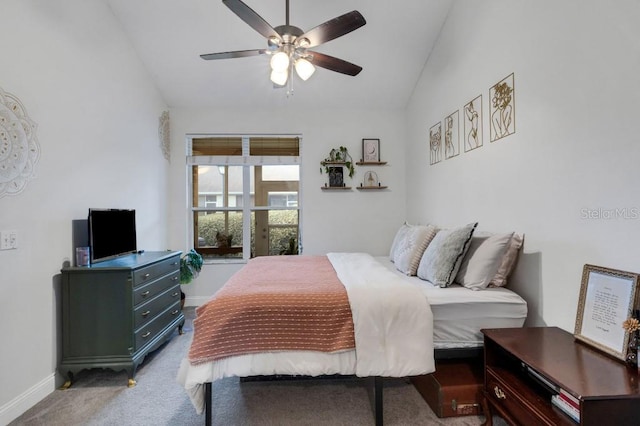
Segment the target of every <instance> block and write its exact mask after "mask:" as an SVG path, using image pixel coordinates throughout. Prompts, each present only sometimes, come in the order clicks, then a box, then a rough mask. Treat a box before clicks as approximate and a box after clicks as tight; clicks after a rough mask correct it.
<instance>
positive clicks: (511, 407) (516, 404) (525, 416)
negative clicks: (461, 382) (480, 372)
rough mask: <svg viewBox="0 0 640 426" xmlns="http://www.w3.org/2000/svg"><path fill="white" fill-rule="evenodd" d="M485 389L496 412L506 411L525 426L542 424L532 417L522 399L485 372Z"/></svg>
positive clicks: (489, 372) (500, 381)
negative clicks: (496, 409)
mask: <svg viewBox="0 0 640 426" xmlns="http://www.w3.org/2000/svg"><path fill="white" fill-rule="evenodd" d="M486 380H487V383H486V389H485V391H486V392H487V396H488V398H490V399H491V401H492V402H493V405H494V406H495V407H496V408H498V410H502V411H506V412H507V413H509V414H511V415H513V416H514V417H515V418H516V419H518V421H520V422H522V424H526V425H534V424H544V423H543V422H542V420H541V419H539V418H538V417H536V416H534V415H533V413H532V412H531V411H529V410H528V409H527V408H526V407H525V405H524V401H523V400H522V397H521V396H520V395H519V394H518V393H517V392H516V391H515V390H514V389H512V388H511V387H509V386H508V385H507V384H506V383H504V382H503V381H502V380H500V379H499V378H497V377H496V376H494V375H493V374H492V372H491V371H487V376H486Z"/></svg>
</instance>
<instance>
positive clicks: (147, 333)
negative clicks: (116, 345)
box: [142, 331, 151, 339]
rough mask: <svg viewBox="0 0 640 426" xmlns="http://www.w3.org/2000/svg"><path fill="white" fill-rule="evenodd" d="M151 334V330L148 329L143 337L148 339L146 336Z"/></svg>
mask: <svg viewBox="0 0 640 426" xmlns="http://www.w3.org/2000/svg"><path fill="white" fill-rule="evenodd" d="M150 335H151V332H150V331H147V332H146V333H144V334H143V335H142V338H143V339H146V338H147V337H149V336H150Z"/></svg>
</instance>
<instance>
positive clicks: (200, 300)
mask: <svg viewBox="0 0 640 426" xmlns="http://www.w3.org/2000/svg"><path fill="white" fill-rule="evenodd" d="M210 299H211V296H194V297H189V296H187V297H186V298H185V299H184V306H200V305H204V304H205V303H207V302H208V301H209V300H210Z"/></svg>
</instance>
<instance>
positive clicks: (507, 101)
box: [489, 73, 516, 142]
mask: <svg viewBox="0 0 640 426" xmlns="http://www.w3.org/2000/svg"><path fill="white" fill-rule="evenodd" d="M514 80H515V78H514V75H513V73H511V74H509V75H508V76H507V77H505V78H504V79H503V80H501V81H500V82H498V83H497V84H495V85H494V86H493V87H491V89H489V99H490V101H489V105H490V107H491V116H490V117H491V120H490V125H489V128H490V133H491V142H495V141H497V140H498V139H502V138H504V137H505V136H509V135H512V134H514V133H515V132H516V107H515V88H514Z"/></svg>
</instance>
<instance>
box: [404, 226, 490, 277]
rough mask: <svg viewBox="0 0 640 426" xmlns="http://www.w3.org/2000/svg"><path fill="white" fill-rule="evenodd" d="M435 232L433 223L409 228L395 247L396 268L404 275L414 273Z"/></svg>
mask: <svg viewBox="0 0 640 426" xmlns="http://www.w3.org/2000/svg"><path fill="white" fill-rule="evenodd" d="M437 232H438V228H436V227H435V226H433V225H427V226H412V227H411V228H409V230H408V231H407V233H406V234H405V236H404V238H403V240H402V241H401V242H400V243H398V245H397V247H396V256H395V264H396V269H398V271H400V272H402V273H403V274H406V275H415V274H416V270H417V269H418V264H419V263H420V259H421V258H422V254H423V253H424V250H425V249H426V248H427V246H428V245H429V243H430V242H431V240H433V237H434V236H435V235H436V233H437ZM497 268H498V267H497V266H496V269H497ZM494 272H495V271H494ZM492 276H493V275H492Z"/></svg>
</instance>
